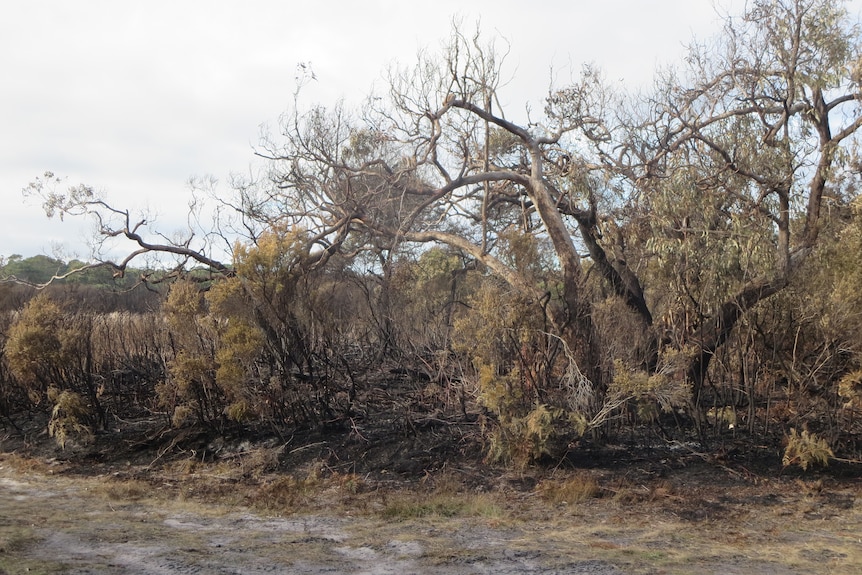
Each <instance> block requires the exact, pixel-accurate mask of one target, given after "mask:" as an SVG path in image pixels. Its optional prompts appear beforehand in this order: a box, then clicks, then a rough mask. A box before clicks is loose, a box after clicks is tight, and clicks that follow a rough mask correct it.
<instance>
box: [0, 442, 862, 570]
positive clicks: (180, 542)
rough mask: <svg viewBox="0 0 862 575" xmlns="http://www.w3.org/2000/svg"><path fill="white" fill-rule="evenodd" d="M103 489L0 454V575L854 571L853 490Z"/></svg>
mask: <svg viewBox="0 0 862 575" xmlns="http://www.w3.org/2000/svg"><path fill="white" fill-rule="evenodd" d="M111 485H113V483H112V480H111V479H110V478H106V477H79V476H74V477H69V476H65V475H50V474H46V473H44V472H43V471H40V472H29V471H21V470H20V469H15V468H14V466H9V465H8V464H7V465H4V464H3V461H2V459H0V573H3V572H5V573H7V574H9V575H13V574H14V575H17V574H19V573H31V574H32V573H72V574H85V573H87V574H117V575H119V574H126V573H131V574H168V573H180V574H184V573H185V574H197V573H200V574H210V573H224V574H228V573H230V574H239V573H242V574H258V573H300V574H315V575H316V574H324V573H364V574H369V575H371V574H374V575H383V574H393V575H394V574H398V575H406V574H410V573H416V574H432V573H433V574H436V573H440V574H443V573H447V574H449V573H453V574H456V575H458V574H468V573H477V574H479V573H488V574H491V573H494V574H504V575H505V574H516V573H534V574H551V573H572V574H593V575H618V574H635V573H637V574H643V573H766V574H785V573H786V574H790V573H806V574H810V573H827V572H828V573H847V574H850V573H859V572H862V571H860V567H862V542H860V539H859V537H860V535H859V534H860V510H859V505H857V504H855V499H854V498H852V497H850V499H847V498H845V499H843V500H842V501H843V502H844V503H842V505H840V506H838V507H834V506H832V507H830V506H829V505H828V504H824V501H825V500H822V501H820V502H819V503H818V501H814V500H810V499H804V498H801V499H799V500H798V501H795V500H790V499H787V500H783V499H778V500H776V501H777V502H778V503H781V505H778V504H776V505H771V506H770V507H769V508H768V509H767V510H766V511H763V510H761V511H759V512H758V513H757V514H754V513H752V512H748V513H741V512H740V513H736V512H735V511H733V510H730V511H731V512H727V509H725V511H726V512H725V513H724V514H723V516H722V517H720V518H718V517H716V518H715V519H710V518H704V519H701V520H698V521H696V522H692V521H684V520H681V519H680V518H679V517H676V516H674V515H673V514H668V513H666V512H665V511H662V508H663V507H662V505H663V504H662V505H660V506H654V505H652V506H648V507H644V506H643V505H636V506H633V507H631V508H627V507H626V506H620V505H619V504H611V502H609V501H604V500H596V501H594V502H587V503H584V504H583V505H582V506H577V507H574V506H573V507H571V508H561V509H559V510H554V509H545V510H539V511H536V512H535V513H534V514H533V515H532V516H530V517H524V516H523V514H519V515H518V518H513V516H512V515H511V514H507V513H504V514H503V516H502V517H493V518H492V517H470V518H464V517H455V518H445V517H430V518H423V519H406V520H401V521H388V520H385V519H382V518H381V516H380V515H379V514H375V513H374V512H369V511H368V510H366V511H365V512H364V513H362V514H361V516H357V517H350V516H346V515H345V516H342V517H335V516H330V515H328V514H326V513H318V512H314V514H312V515H293V516H289V517H267V516H263V515H260V514H257V513H253V512H251V511H250V510H249V509H248V508H245V507H243V506H233V507H230V506H224V505H222V504H212V503H200V502H195V501H193V500H188V499H183V498H177V497H175V496H174V495H171V496H170V497H159V496H158V494H156V495H155V496H153V495H146V494H136V495H135V496H134V497H131V498H127V497H123V496H119V497H118V496H117V493H116V492H113V491H112V487H111ZM848 497H849V496H848ZM848 502H849V503H848ZM727 505H729V504H726V505H725V507H727ZM713 507H714V506H713ZM647 511H648V512H649V513H647V514H645V513H646V512H647Z"/></svg>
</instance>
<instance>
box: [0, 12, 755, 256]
mask: <svg viewBox="0 0 862 575" xmlns="http://www.w3.org/2000/svg"><path fill="white" fill-rule="evenodd" d="M741 5H742V1H741V0H718V2H717V3H714V2H713V0H559V1H558V0H548V1H543V0H533V1H531V2H530V1H524V0H518V1H514V0H475V1H471V0H459V1H450V0H435V2H421V3H420V2H409V1H407V0H392V1H389V0H364V1H361V2H360V1H347V0H344V1H333V0H328V1H327V0H314V1H312V0H305V1H303V2H297V1H295V0H282V1H276V0H242V1H239V0H237V1H220V0H206V1H199V0H167V1H165V0H148V1H147V2H141V1H137V2H132V1H116V0H77V1H75V2H70V1H67V0H28V1H26V2H4V3H3V4H2V6H0V78H2V80H0V199H2V207H0V256H7V257H8V256H9V255H11V254H21V255H23V256H25V257H28V256H32V255H36V254H47V255H55V256H60V257H62V258H63V259H71V258H72V257H77V258H80V259H88V257H89V251H88V248H87V247H86V241H85V239H86V237H87V236H88V234H90V231H91V229H90V227H89V226H87V225H83V224H82V223H81V222H76V221H73V220H69V219H67V220H66V221H63V222H61V221H59V220H57V219H53V220H49V219H47V218H46V216H45V214H44V211H43V210H42V208H41V206H40V205H39V202H38V201H36V200H34V199H25V198H24V197H23V195H22V192H21V190H22V189H23V188H24V187H25V186H26V185H27V184H28V182H30V181H32V180H34V178H35V177H37V176H39V175H41V174H42V173H43V172H45V171H51V172H53V173H54V174H56V175H57V176H59V177H61V178H63V179H64V184H63V185H62V186H65V185H67V184H68V185H75V184H79V183H85V184H87V185H90V186H92V187H93V188H95V189H96V190H99V191H101V192H104V194H105V195H106V196H107V198H108V199H109V201H110V202H111V203H112V204H114V205H116V206H118V207H124V208H129V209H131V210H132V211H133V212H134V211H136V210H148V211H150V212H152V213H155V214H157V215H158V217H157V220H156V225H157V226H158V227H159V229H160V230H162V231H163V232H164V233H166V234H170V233H171V232H172V231H173V230H175V229H178V228H181V227H183V225H184V224H185V221H186V219H185V215H186V213H187V207H188V203H189V201H190V199H191V192H190V188H189V186H188V180H189V178H191V177H196V176H213V177H215V178H217V179H218V180H219V181H220V182H221V183H222V184H221V185H222V186H224V185H225V182H226V180H227V179H228V178H229V176H230V174H232V173H247V172H248V171H249V170H250V169H251V168H252V167H253V165H254V164H255V162H256V160H255V157H254V153H253V151H254V147H255V145H256V144H257V142H258V140H259V136H260V134H261V130H262V129H263V130H266V129H270V128H272V129H277V126H278V119H279V116H280V114H282V113H283V112H285V111H286V110H288V108H289V107H290V105H291V102H292V97H293V93H294V90H295V86H296V84H295V78H296V72H297V66H298V65H299V64H300V63H310V65H311V68H312V69H313V71H314V74H315V76H316V78H317V79H316V81H314V82H312V83H311V84H310V85H309V87H308V90H307V93H304V96H303V97H304V99H305V100H306V101H308V102H309V103H320V104H325V105H331V104H333V103H334V102H336V101H338V100H339V99H344V100H345V101H346V103H347V104H348V105H349V104H358V103H360V102H361V101H362V99H363V98H364V97H365V96H366V95H368V94H369V92H370V91H371V88H372V85H374V84H375V83H376V84H377V85H378V86H379V85H380V84H381V82H382V79H383V75H384V72H385V71H386V69H387V67H388V66H390V65H392V64H396V63H400V64H403V65H409V64H411V63H412V62H413V61H415V57H416V54H417V52H418V51H419V50H420V49H427V50H431V51H436V50H437V49H439V48H440V46H441V44H442V43H443V42H444V41H445V39H446V38H447V37H448V35H449V33H450V31H451V28H452V22H453V19H459V20H461V21H462V22H463V23H464V24H465V26H467V27H470V28H472V26H474V25H475V24H476V23H477V22H478V23H479V25H480V26H481V29H482V30H483V32H484V33H485V34H488V35H495V36H499V37H501V38H505V39H506V41H507V42H508V43H509V45H510V53H509V56H508V59H507V61H506V71H507V73H508V74H509V75H510V77H511V78H512V80H511V82H510V84H509V85H507V86H506V88H505V92H504V99H503V103H504V105H506V106H507V108H508V109H509V110H516V111H517V110H523V109H524V106H525V104H526V103H527V102H532V103H533V106H532V107H533V109H534V110H540V109H541V107H542V106H541V98H542V96H543V95H544V94H546V93H547V90H548V86H549V83H550V80H551V70H554V76H555V78H556V82H557V84H560V85H562V84H565V80H566V79H568V78H572V77H575V76H577V73H578V71H579V70H580V68H581V66H582V64H584V63H594V64H597V65H598V66H599V67H600V68H601V69H602V70H604V72H605V75H606V77H607V78H608V79H609V80H612V81H614V82H620V83H621V84H622V85H625V86H627V87H629V88H637V87H638V86H646V85H648V84H649V82H650V80H651V78H652V77H653V75H654V72H655V70H656V68H657V67H659V66H663V65H667V64H672V63H675V62H679V61H680V60H681V58H682V57H683V55H684V53H685V45H686V44H688V43H689V42H690V41H691V40H692V38H694V37H697V38H699V39H706V38H709V37H711V36H713V35H715V34H717V33H718V32H719V30H720V28H721V21H720V19H719V14H720V13H726V12H733V11H734V6H737V7H738V6H741Z"/></svg>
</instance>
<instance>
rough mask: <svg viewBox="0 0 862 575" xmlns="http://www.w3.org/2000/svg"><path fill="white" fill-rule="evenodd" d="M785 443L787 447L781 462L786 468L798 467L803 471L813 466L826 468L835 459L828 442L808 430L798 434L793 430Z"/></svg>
mask: <svg viewBox="0 0 862 575" xmlns="http://www.w3.org/2000/svg"><path fill="white" fill-rule="evenodd" d="M785 441H786V442H787V446H786V447H785V448H784V457H783V458H782V460H781V463H782V464H783V465H784V466H785V467H787V466H789V465H798V466H799V467H801V468H802V470H803V471H807V470H808V467H809V466H812V465H820V466H822V467H826V466H827V465H829V460H830V459H831V458H833V457H835V455H834V454H833V453H832V449H831V448H830V447H829V444H828V443H827V442H826V440H825V439H821V438H819V437H817V436H816V435H815V434H813V433H809V432H808V430H803V431H802V433H797V431H796V429H793V428H791V430H790V435H788V436H787V437H785Z"/></svg>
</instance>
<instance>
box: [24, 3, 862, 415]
mask: <svg viewBox="0 0 862 575" xmlns="http://www.w3.org/2000/svg"><path fill="white" fill-rule="evenodd" d="M858 38H859V34H858V30H857V28H856V27H855V24H853V23H852V22H851V21H850V20H849V18H848V15H847V13H846V10H845V9H844V7H843V4H842V3H841V2H840V1H839V0H755V1H754V2H752V3H751V4H750V5H749V6H748V8H747V10H746V12H745V13H744V14H743V15H742V16H740V17H738V18H728V19H727V20H726V23H725V27H724V30H723V34H722V35H721V36H720V37H719V38H717V39H716V40H715V41H714V43H713V44H703V45H695V46H693V47H692V49H691V51H690V54H689V56H688V57H687V59H686V64H685V66H684V67H682V68H680V69H679V70H677V71H673V70H671V71H667V72H665V73H664V74H662V75H660V77H659V78H658V81H657V83H656V86H655V89H654V90H653V91H652V92H651V93H649V94H647V95H626V94H620V93H617V92H615V91H613V90H611V89H609V88H608V87H607V86H606V85H605V84H604V82H603V80H602V78H601V75H600V74H599V73H598V72H597V71H596V70H594V69H592V68H589V67H588V68H586V69H585V70H584V73H583V74H582V76H581V77H580V78H579V79H578V80H577V81H576V82H574V83H572V84H571V85H568V86H564V87H561V88H559V89H554V90H552V91H551V92H550V93H549V95H548V98H547V100H546V106H545V108H544V110H543V114H542V115H541V117H540V118H538V119H533V118H532V116H531V115H528V119H527V121H524V122H520V123H519V122H516V121H513V120H511V119H510V118H509V117H508V116H507V114H506V112H505V111H504V110H502V109H501V106H500V104H499V102H500V99H501V98H499V91H500V90H502V89H503V86H502V82H501V78H502V74H503V63H504V60H505V54H504V53H501V52H500V51H499V50H498V48H497V45H495V43H494V42H491V43H488V42H486V41H485V40H484V39H483V38H482V37H481V34H480V33H479V32H478V31H477V32H476V33H475V34H472V35H469V34H465V33H464V32H463V31H462V30H461V29H458V28H456V29H455V30H454V31H453V34H452V36H451V38H450V41H449V43H448V44H447V45H446V46H445V48H444V49H443V51H442V53H441V54H431V53H423V54H421V55H420V57H419V60H418V62H417V64H416V65H415V66H413V67H410V68H394V69H392V70H391V71H390V74H389V83H388V91H387V92H386V93H384V94H380V95H376V96H374V97H372V98H370V99H369V100H368V102H367V103H366V104H365V105H364V106H363V107H362V108H361V109H359V110H357V111H356V112H351V111H348V110H346V109H345V108H344V106H343V105H339V106H336V107H335V108H334V109H333V110H326V109H324V108H322V107H319V106H317V107H312V108H311V109H310V110H307V111H302V110H301V108H300V106H299V104H298V102H299V93H301V90H300V92H298V94H297V100H296V101H297V104H296V108H295V109H294V110H292V111H291V112H290V113H288V114H286V115H285V116H284V119H283V123H282V126H281V130H280V134H279V135H278V136H272V137H269V138H267V139H265V140H264V141H263V142H262V144H261V147H260V149H259V150H258V155H259V156H261V157H262V158H264V159H265V160H267V162H268V164H267V170H266V171H265V172H264V173H263V174H262V175H261V177H260V178H258V179H248V180H236V181H235V182H234V184H235V192H236V194H235V197H233V198H231V199H228V200H225V199H222V200H221V202H220V207H221V208H224V209H225V212H224V213H227V212H230V211H232V212H233V213H234V214H235V219H234V220H232V221H229V222H227V223H229V224H230V228H229V229H230V230H232V232H236V233H240V234H242V235H244V236H245V237H246V239H247V240H248V241H249V244H248V245H254V246H257V248H263V247H265V246H266V245H267V243H266V242H267V241H269V240H268V239H267V238H268V237H269V236H267V234H268V233H271V232H272V231H273V230H274V231H275V232H276V233H277V234H278V233H281V232H284V231H285V230H287V231H290V232H291V233H295V232H296V231H297V230H303V234H302V235H301V237H300V240H301V241H300V244H293V243H291V244H290V246H289V248H285V249H287V255H288V256H289V257H290V258H292V261H293V262H294V263H291V265H289V266H287V267H283V268H280V271H279V270H275V269H274V268H272V269H271V268H270V267H267V265H268V264H266V262H264V264H265V265H263V267H259V266H257V267H256V266H252V267H251V268H249V269H248V270H246V271H243V270H242V269H241V267H242V266H241V265H240V260H241V259H242V258H240V259H239V260H237V265H236V266H235V267H231V266H228V265H225V264H223V263H221V262H220V261H218V260H216V259H214V258H213V257H211V255H209V254H210V252H208V251H207V249H208V248H201V249H198V248H196V247H193V244H192V240H193V236H188V237H186V238H185V240H183V241H179V242H161V243H159V242H156V241H152V240H148V239H146V238H145V237H144V235H143V230H145V228H146V220H145V219H141V220H138V221H137V223H134V220H133V219H132V218H131V217H130V216H129V214H128V213H127V212H125V211H122V210H119V209H116V208H113V207H112V206H110V205H109V204H108V203H106V202H105V201H104V200H103V199H101V198H99V197H97V196H96V195H95V194H94V192H93V191H92V190H91V189H89V188H87V187H86V186H79V187H76V188H72V189H70V190H69V191H68V193H66V194H57V193H55V192H53V191H47V192H46V189H47V188H46V187H45V186H44V185H43V184H42V183H39V182H37V183H36V184H34V186H33V187H32V188H31V189H32V191H34V192H37V193H42V194H43V196H44V197H45V200H46V207H47V208H48V210H49V212H58V213H61V214H77V213H87V214H90V215H92V216H94V217H96V219H97V222H98V223H99V226H100V233H101V234H102V235H103V237H106V238H114V237H125V238H127V239H128V240H131V241H132V242H133V243H134V245H135V246H136V250H135V251H134V252H132V253H131V254H130V255H129V257H128V258H126V259H125V260H123V261H120V262H102V264H103V265H108V266H110V267H111V268H112V269H114V270H116V271H117V272H118V273H123V272H124V270H125V269H126V266H127V265H128V263H129V262H130V261H131V260H132V259H133V258H134V257H137V256H139V255H141V254H144V253H151V252H164V253H169V254H173V255H175V256H178V257H179V258H180V260H179V262H178V265H183V264H184V263H185V262H187V261H194V262H197V263H198V264H202V265H204V266H207V267H208V268H209V269H211V270H213V272H215V273H216V274H218V275H222V276H236V277H238V278H239V280H240V284H241V285H242V286H243V289H244V290H245V293H246V294H247V295H248V296H249V297H250V300H251V302H252V303H253V305H255V306H256V309H257V310H258V311H259V312H261V313H263V312H265V311H266V308H267V305H270V304H271V303H272V301H271V300H267V298H266V297H264V298H263V299H261V298H260V294H259V289H262V288H263V287H265V284H264V283H261V280H260V278H256V277H255V274H256V273H258V272H259V271H261V270H264V271H266V272H267V273H270V272H273V273H274V274H275V275H273V276H271V278H270V279H273V281H276V283H279V282H280V281H281V280H280V279H277V278H281V277H282V276H281V275H279V274H282V273H287V274H288V276H289V278H288V280H289V281H288V280H285V281H287V283H288V284H289V283H290V281H292V279H291V278H293V277H294V276H293V275H292V274H294V270H295V269H301V270H306V271H307V270H321V269H323V268H324V267H325V266H326V265H327V264H328V263H329V262H331V261H333V258H336V257H337V258H339V261H342V262H344V261H348V262H353V265H359V262H362V263H363V264H364V265H365V266H367V270H366V271H367V273H368V274H376V275H377V276H378V277H379V278H380V284H381V286H383V287H386V286H388V285H391V280H392V277H393V273H394V271H395V270H396V268H397V266H396V264H397V260H398V257H399V255H400V254H405V253H410V252H409V251H408V249H407V248H408V247H410V248H412V249H413V250H414V251H413V253H416V254H421V253H423V252H428V251H429V246H434V245H446V246H448V249H450V250H452V251H453V252H454V253H457V254H459V256H460V257H462V258H465V259H467V260H469V261H467V262H466V263H465V265H464V267H465V268H475V269H477V270H480V271H481V272H485V273H489V274H492V275H493V276H495V277H496V278H498V279H499V280H500V281H502V282H503V283H504V284H505V285H506V286H508V288H507V289H506V290H503V289H499V291H498V292H497V293H499V294H500V295H499V302H498V303H499V306H500V307H501V309H504V308H505V307H506V306H507V305H510V304H511V303H512V302H518V305H519V306H520V305H523V309H529V310H532V311H531V313H535V314H536V316H537V317H541V318H542V319H543V328H542V330H543V331H546V337H547V338H549V339H550V340H554V341H557V339H558V340H559V342H560V343H561V345H560V349H564V350H566V353H565V354H563V356H559V355H558V356H557V357H565V362H566V363H567V364H568V365H567V367H566V368H560V369H556V368H555V369H547V370H545V371H544V372H543V373H544V375H543V378H544V380H543V381H542V382H540V383H541V385H543V386H546V387H547V388H548V389H558V388H559V387H560V386H561V385H563V384H564V379H565V377H566V376H565V374H569V373H573V372H577V373H579V374H581V375H582V376H583V380H582V381H583V382H586V385H585V388H584V389H586V392H585V393H586V394H587V395H589V398H590V400H589V401H581V402H579V404H580V405H586V406H588V410H589V411H591V412H592V413H588V414H586V416H585V417H586V419H588V420H590V421H598V420H596V419H595V417H597V416H598V415H599V414H602V413H605V414H606V413H607V407H608V405H619V404H620V403H619V402H617V401H616V400H615V401H611V402H610V403H608V402H606V401H604V400H605V398H608V397H616V398H621V397H631V398H634V397H637V398H638V399H639V400H641V399H643V396H644V394H645V393H646V394H647V395H649V394H652V395H654V396H655V397H656V398H657V397H670V396H673V397H674V398H675V399H674V401H675V402H676V401H678V397H679V394H678V390H679V389H680V385H682V384H690V385H691V388H692V397H693V401H694V405H695V407H697V409H696V410H695V414H696V417H698V418H699V417H700V413H699V412H700V411H703V410H702V407H703V392H704V386H705V383H707V382H708V380H709V375H710V369H711V365H712V362H713V358H715V357H716V356H717V354H719V353H721V352H722V350H723V349H724V347H725V346H726V345H728V343H729V342H732V341H733V339H732V336H733V333H734V330H735V328H737V326H738V325H739V323H740V321H741V320H742V319H743V318H745V317H747V316H748V315H750V313H751V312H752V310H754V309H755V308H756V307H757V306H759V305H762V304H763V302H764V301H766V300H768V299H769V298H771V297H773V296H775V295H776V294H778V293H780V292H782V291H783V290H785V288H786V287H787V286H788V285H790V283H791V281H792V280H793V279H794V278H795V277H796V276H798V275H799V274H800V273H802V271H801V270H803V269H804V266H803V264H804V263H805V262H806V260H808V259H809V257H810V254H811V253H813V252H814V251H815V250H816V249H817V247H818V245H819V244H820V243H821V239H822V236H821V229H822V228H823V226H824V220H825V219H826V218H827V217H828V211H826V208H829V207H830V206H832V205H835V206H841V205H844V204H846V203H847V202H848V201H849V200H850V199H852V196H854V195H855V193H856V192H855V191H854V188H853V185H854V184H855V183H856V182H857V181H858V179H859V175H858V170H855V171H854V168H853V165H852V163H851V159H852V158H853V156H854V153H855V149H856V146H857V144H858V131H859V128H860V127H861V126H862V114H860V106H859V104H860V100H862V92H860V84H862V59H860V47H859V42H858ZM300 88H301V86H300ZM279 230H280V231H281V232H279ZM218 233H219V234H220V237H221V238H222V239H225V238H226V237H227V236H228V235H229V234H228V233H227V228H223V229H222V230H219V231H218ZM514 239H517V240H518V241H517V242H514V243H513V240H514ZM518 242H522V243H523V245H524V246H543V247H542V249H541V250H534V251H533V252H530V251H529V250H517V249H516V250H513V249H512V247H513V245H515V244H517V243H518ZM265 252H266V250H262V251H260V252H259V253H258V254H257V255H256V256H255V257H258V256H263V255H264V254H265ZM266 253H268V252H266ZM519 253H521V254H526V253H530V254H532V255H530V256H529V258H533V259H535V258H538V257H542V256H544V257H545V258H546V260H547V261H546V262H542V263H541V265H540V264H539V263H538V262H535V261H529V258H528V259H527V261H525V259H524V258H523V257H513V254H514V255H517V254H519ZM547 253H550V254H551V255H550V257H548V256H545V255H544V254H547ZM277 255H278V254H276V255H275V256H277ZM295 256H296V257H295ZM364 256H367V257H364ZM267 257H269V256H267ZM360 258H363V259H360ZM270 259H271V258H270ZM249 261H251V259H250V260H249ZM273 261H275V260H273ZM348 265H350V264H348ZM295 266H299V267H295ZM267 281H269V280H267ZM488 285H491V284H490V283H489V284H488ZM495 287H498V286H495ZM507 292H513V293H512V295H508V294H507ZM273 293H276V292H273ZM387 293H388V291H387V290H386V289H383V290H382V291H381V294H382V295H383V296H386V294H387ZM386 297H388V296H386ZM504 298H506V299H504ZM391 303H392V302H391V301H389V303H387V300H386V299H385V297H382V298H381V299H380V300H379V302H378V304H379V309H383V310H385V309H386V308H387V306H389V305H391ZM285 309H286V308H285ZM391 315H392V314H389V313H383V314H382V316H381V317H382V318H383V319H384V321H382V322H381V323H380V325H381V326H382V329H381V334H382V335H381V338H380V341H389V336H388V335H387V334H389V333H390V331H391V330H390V326H388V325H387V323H386V322H387V321H389V319H388V318H390V316H391ZM501 315H502V314H501ZM544 320H546V321H547V324H545V323H544ZM266 323H267V322H262V323H260V325H262V326H265V324H266ZM516 323H517V322H516ZM288 325H293V323H292V322H288ZM513 325H514V324H513ZM270 339H271V340H272V341H275V340H274V339H272V338H270ZM739 341H740V342H741V341H743V340H742V339H740V340H739ZM305 357H310V356H309V355H308V354H306V356H305ZM294 363H297V362H294ZM306 363H307V362H306ZM479 369H481V366H479ZM495 369H498V370H499V369H502V368H501V366H495ZM508 369H509V371H508V373H498V375H500V376H501V377H510V376H513V374H514V371H513V369H514V368H513V367H512V366H510V368H508ZM632 382H635V383H634V384H632ZM641 384H643V385H641ZM614 386H616V387H614ZM662 386H666V387H667V389H663V388H662ZM621 390H622V391H621ZM626 390H628V391H626ZM644 390H646V391H644ZM659 403H661V402H659ZM527 407H528V406H527ZM527 407H524V409H527ZM551 407H552V408H553V407H554V406H551ZM600 419H601V418H600ZM698 421H700V419H698Z"/></svg>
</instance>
